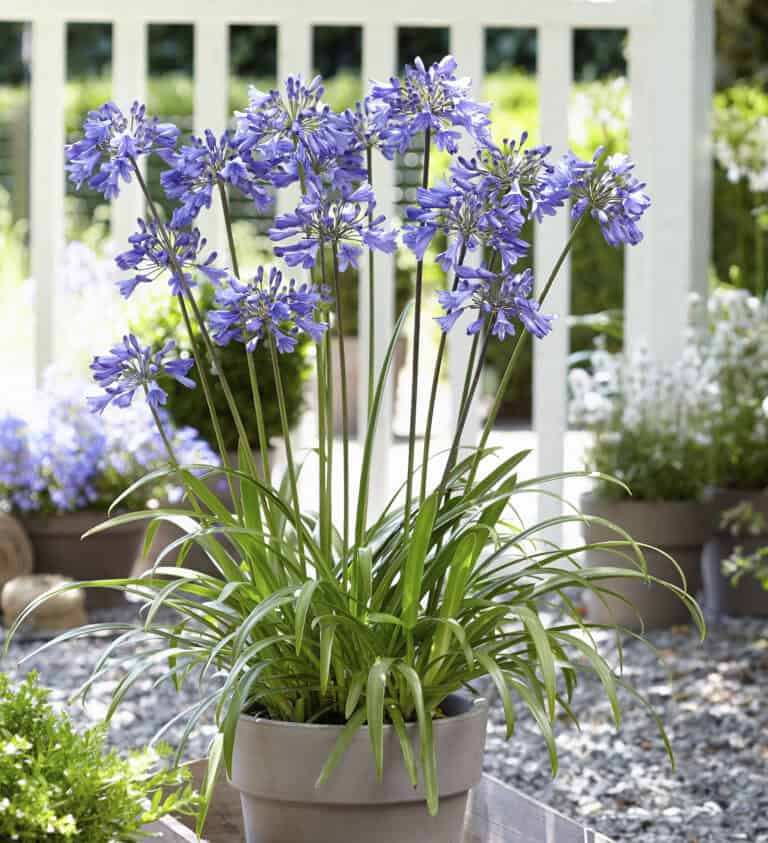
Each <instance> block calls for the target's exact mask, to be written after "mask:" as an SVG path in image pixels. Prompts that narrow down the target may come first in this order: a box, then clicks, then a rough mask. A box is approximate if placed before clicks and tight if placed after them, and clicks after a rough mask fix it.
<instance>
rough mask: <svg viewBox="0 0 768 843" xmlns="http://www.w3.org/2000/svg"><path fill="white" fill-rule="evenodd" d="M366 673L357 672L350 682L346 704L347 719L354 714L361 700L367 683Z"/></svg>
mask: <svg viewBox="0 0 768 843" xmlns="http://www.w3.org/2000/svg"><path fill="white" fill-rule="evenodd" d="M365 678H366V677H365V673H363V672H360V673H356V674H355V675H354V676H353V677H352V681H351V682H350V683H349V690H348V691H347V702H346V704H345V706H344V717H346V719H347V720H349V718H350V717H351V716H352V715H353V714H354V712H355V709H356V708H357V704H358V703H359V702H360V697H361V696H362V695H363V687H364V685H365Z"/></svg>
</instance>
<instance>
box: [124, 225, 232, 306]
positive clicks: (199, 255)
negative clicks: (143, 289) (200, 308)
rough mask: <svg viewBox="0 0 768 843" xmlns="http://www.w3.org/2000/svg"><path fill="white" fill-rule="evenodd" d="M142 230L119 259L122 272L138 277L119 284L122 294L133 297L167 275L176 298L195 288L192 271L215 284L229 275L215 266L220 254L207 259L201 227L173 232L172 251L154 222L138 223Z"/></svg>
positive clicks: (211, 255) (169, 234) (135, 235)
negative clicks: (186, 290)
mask: <svg viewBox="0 0 768 843" xmlns="http://www.w3.org/2000/svg"><path fill="white" fill-rule="evenodd" d="M138 224H139V230H138V231H137V232H136V233H135V234H132V235H131V236H130V237H129V238H128V242H129V243H130V244H131V248H130V249H129V250H128V251H127V252H122V253H121V254H119V255H118V256H117V258H115V262H116V263H117V265H118V267H120V269H122V270H132V271H134V272H135V275H132V276H131V277H130V278H126V279H124V280H123V281H119V282H118V288H119V290H120V294H121V295H122V296H123V297H124V298H126V299H127V298H129V297H130V296H131V294H132V293H133V291H134V290H135V289H136V287H137V286H138V285H139V284H149V283H151V282H152V281H155V280H156V279H157V278H160V277H162V276H165V275H167V276H168V286H169V287H170V288H171V292H172V293H173V295H174V296H178V295H182V293H183V292H184V290H185V287H186V288H189V287H193V286H194V285H195V281H194V278H193V276H192V271H193V270H196V271H198V272H202V273H203V275H204V276H205V277H206V278H207V279H208V280H209V281H211V282H212V283H214V284H218V283H219V282H221V281H222V280H223V279H224V278H226V277H227V275H229V272H228V271H227V270H226V269H222V268H220V267H217V266H214V263H215V261H216V258H217V254H216V252H210V253H209V254H208V255H207V256H206V257H203V252H204V251H205V247H206V244H207V241H206V240H205V238H204V237H202V236H201V235H200V231H199V229H197V228H193V229H191V230H189V231H176V230H175V229H170V230H169V231H168V237H169V240H170V248H168V243H166V241H165V238H164V237H163V235H162V233H161V232H160V230H159V229H158V227H157V225H156V224H155V223H154V222H151V221H150V222H145V221H144V220H142V219H140V220H138Z"/></svg>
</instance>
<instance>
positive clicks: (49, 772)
mask: <svg viewBox="0 0 768 843" xmlns="http://www.w3.org/2000/svg"><path fill="white" fill-rule="evenodd" d="M105 739H106V730H105V728H104V727H103V726H99V727H96V728H92V729H88V730H86V731H85V732H83V733H82V734H79V733H78V732H76V731H75V729H74V728H73V726H72V723H71V722H70V720H69V717H67V715H66V713H65V712H62V711H60V710H56V709H54V707H53V706H52V705H51V703H49V702H48V692H47V691H45V690H43V689H42V688H40V687H38V685H37V677H36V675H35V674H34V673H30V674H29V675H28V676H27V677H26V679H24V680H23V681H22V682H20V683H19V685H18V686H17V687H14V686H13V685H12V684H11V682H10V680H9V678H8V676H7V675H6V674H5V673H0V745H2V747H3V752H2V753H0V839H2V840H30V841H31V840H49V841H51V843H65V841H74V840H87V841H89V843H132V841H135V840H136V839H138V838H139V837H143V836H144V835H143V832H144V831H145V830H146V826H147V825H148V824H151V823H153V822H156V821H157V820H159V819H161V818H162V817H165V816H167V815H169V814H174V813H175V814H191V813H194V811H195V809H196V805H197V796H196V794H194V793H193V791H192V789H191V787H190V786H189V784H188V783H187V782H188V780H189V774H188V772H187V771H186V770H184V768H176V769H167V768H164V767H163V766H162V764H161V761H162V758H163V755H164V754H166V753H167V751H168V750H164V749H163V748H162V747H161V749H160V751H157V750H146V749H145V750H141V751H138V752H133V753H131V754H130V755H129V756H128V757H123V756H120V755H118V753H117V752H116V751H115V750H111V751H110V752H107V750H106V748H105Z"/></svg>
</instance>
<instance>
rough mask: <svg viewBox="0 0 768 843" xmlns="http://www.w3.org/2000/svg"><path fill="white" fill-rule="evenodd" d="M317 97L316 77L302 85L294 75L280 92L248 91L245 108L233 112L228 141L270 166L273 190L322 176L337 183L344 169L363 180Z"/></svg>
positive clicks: (336, 123) (343, 133) (335, 119)
mask: <svg viewBox="0 0 768 843" xmlns="http://www.w3.org/2000/svg"><path fill="white" fill-rule="evenodd" d="M323 93H324V88H323V86H322V79H321V77H320V76H316V77H315V78H314V79H313V80H312V81H311V82H309V83H308V84H307V83H306V82H305V81H304V80H303V79H302V77H301V76H300V75H298V76H289V77H288V78H287V79H286V82H285V92H284V93H281V92H280V91H277V90H272V91H269V92H268V93H265V92H263V91H259V90H258V89H256V88H251V89H250V91H249V105H248V108H247V109H246V110H245V111H241V112H236V117H237V131H236V133H235V138H234V143H235V144H236V145H237V148H238V149H239V150H240V154H241V155H257V156H258V157H259V158H261V159H263V160H264V161H267V162H270V164H271V167H272V176H271V178H272V181H273V183H274V184H275V185H276V186H277V187H283V186H285V185H288V184H291V183H292V182H295V181H297V180H299V179H300V178H302V177H304V178H312V177H320V175H321V174H323V173H325V174H326V176H328V177H330V178H331V179H332V181H333V183H334V184H339V183H340V182H341V181H344V180H347V179H348V178H349V177H350V175H349V172H348V171H349V170H350V169H351V170H353V171H354V172H357V173H359V172H362V173H363V176H362V177H363V178H364V177H365V176H364V173H365V171H364V170H362V168H361V165H360V162H359V156H355V155H354V154H353V152H352V150H351V146H352V138H351V136H350V134H349V131H348V130H347V128H346V126H345V125H344V123H343V121H341V120H340V118H339V116H338V115H337V114H335V113H334V112H333V111H332V110H331V108H330V106H328V105H325V104H324V103H323V102H322V96H323Z"/></svg>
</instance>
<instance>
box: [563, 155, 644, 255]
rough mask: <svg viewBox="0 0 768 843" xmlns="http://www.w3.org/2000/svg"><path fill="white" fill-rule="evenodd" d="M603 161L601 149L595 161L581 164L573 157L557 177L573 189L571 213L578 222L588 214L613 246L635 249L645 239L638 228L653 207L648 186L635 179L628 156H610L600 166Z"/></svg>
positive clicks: (607, 241) (569, 156)
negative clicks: (641, 220)
mask: <svg viewBox="0 0 768 843" xmlns="http://www.w3.org/2000/svg"><path fill="white" fill-rule="evenodd" d="M602 157H603V150H602V149H598V150H597V152H595V155H594V158H593V159H592V161H582V160H581V159H580V158H577V157H576V156H575V155H574V154H573V153H568V154H567V155H565V156H564V157H563V160H562V162H561V164H560V165H559V167H558V173H559V175H560V177H561V178H562V179H563V181H564V182H567V183H568V184H569V186H570V192H571V196H572V197H573V209H572V212H571V213H572V215H573V218H574V219H579V218H580V217H581V216H583V215H584V214H585V213H587V212H589V213H590V214H591V215H592V217H593V218H594V219H596V220H597V221H598V222H599V223H600V228H601V230H602V232H603V237H604V238H605V241H606V243H608V244H609V245H610V246H613V247H614V248H618V247H619V246H621V245H622V244H626V245H630V246H636V245H637V244H638V243H640V241H641V240H642V239H643V232H642V231H640V229H639V228H638V225H637V224H638V223H639V222H640V219H641V217H642V216H643V214H644V213H645V212H646V211H647V210H648V208H649V207H650V205H651V200H650V198H649V197H648V196H647V195H646V194H645V193H644V192H643V191H644V189H645V184H644V183H643V182H641V181H640V180H639V179H637V178H636V177H635V176H634V175H633V173H632V171H633V170H634V168H635V165H634V163H633V162H632V161H631V160H630V158H629V157H628V156H627V155H623V154H616V155H611V156H610V157H609V158H607V159H606V161H605V163H604V164H603V165H601V164H600V160H601V159H602Z"/></svg>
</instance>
